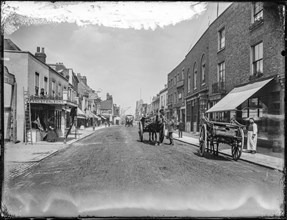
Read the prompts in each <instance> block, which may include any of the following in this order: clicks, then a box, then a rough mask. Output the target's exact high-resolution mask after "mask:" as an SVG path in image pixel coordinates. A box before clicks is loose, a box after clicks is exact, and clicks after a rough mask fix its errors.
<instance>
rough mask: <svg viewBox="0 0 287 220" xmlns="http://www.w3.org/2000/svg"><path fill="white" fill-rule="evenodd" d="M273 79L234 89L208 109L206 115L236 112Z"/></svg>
mask: <svg viewBox="0 0 287 220" xmlns="http://www.w3.org/2000/svg"><path fill="white" fill-rule="evenodd" d="M272 79H273V78H271V79H267V80H264V81H259V82H254V83H249V84H247V85H244V86H240V87H236V88H234V89H233V90H232V91H231V92H229V93H228V94H227V95H226V96H224V97H223V98H222V99H221V100H220V101H219V102H218V103H216V104H215V105H214V106H212V107H211V108H210V109H208V110H207V112H206V113H211V112H223V111H234V110H236V108H237V107H238V106H239V105H241V104H242V103H243V102H244V101H246V100H247V99H249V98H250V97H251V96H253V95H254V94H255V93H256V92H258V91H259V90H260V89H261V88H263V87H264V86H265V85H266V84H267V83H269V82H270V81H271V80H272Z"/></svg>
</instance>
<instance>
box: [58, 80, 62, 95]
mask: <svg viewBox="0 0 287 220" xmlns="http://www.w3.org/2000/svg"><path fill="white" fill-rule="evenodd" d="M61 92H62V86H61V84H60V83H59V86H58V96H59V98H60V97H61Z"/></svg>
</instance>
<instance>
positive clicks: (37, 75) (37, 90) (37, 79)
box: [35, 72, 40, 95]
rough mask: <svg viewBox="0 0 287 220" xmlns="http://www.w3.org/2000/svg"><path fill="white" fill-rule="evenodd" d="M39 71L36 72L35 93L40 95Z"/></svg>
mask: <svg viewBox="0 0 287 220" xmlns="http://www.w3.org/2000/svg"><path fill="white" fill-rule="evenodd" d="M39 78H40V75H39V73H37V72H36V73H35V95H39Z"/></svg>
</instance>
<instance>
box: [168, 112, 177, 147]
mask: <svg viewBox="0 0 287 220" xmlns="http://www.w3.org/2000/svg"><path fill="white" fill-rule="evenodd" d="M174 126H175V123H174V117H172V118H171V119H170V120H169V122H168V124H167V130H168V139H169V141H170V143H169V144H170V145H174V144H173V136H172V134H173V132H174Z"/></svg>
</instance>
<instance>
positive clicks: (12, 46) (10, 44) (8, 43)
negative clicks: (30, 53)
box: [4, 39, 21, 51]
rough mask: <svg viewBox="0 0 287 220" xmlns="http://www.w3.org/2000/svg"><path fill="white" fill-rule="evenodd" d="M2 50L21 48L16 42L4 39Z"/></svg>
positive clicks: (18, 49)
mask: <svg viewBox="0 0 287 220" xmlns="http://www.w3.org/2000/svg"><path fill="white" fill-rule="evenodd" d="M4 50H17V51H21V49H20V48H19V47H18V46H17V45H16V44H14V42H13V41H11V40H10V39H4Z"/></svg>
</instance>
